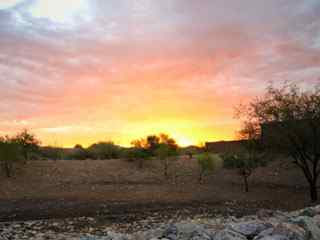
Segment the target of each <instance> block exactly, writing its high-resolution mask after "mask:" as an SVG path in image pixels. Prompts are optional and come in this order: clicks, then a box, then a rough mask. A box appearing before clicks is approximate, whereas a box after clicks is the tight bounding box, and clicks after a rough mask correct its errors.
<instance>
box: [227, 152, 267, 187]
mask: <svg viewBox="0 0 320 240" xmlns="http://www.w3.org/2000/svg"><path fill="white" fill-rule="evenodd" d="M222 159H223V167H224V168H226V169H236V170H238V174H239V175H240V176H241V177H242V178H243V183H244V190H245V192H249V182H248V180H249V177H250V176H251V175H252V173H253V172H254V170H255V169H256V168H258V167H259V166H265V165H266V162H265V161H263V159H264V157H262V156H261V155H252V154H250V153H248V152H247V151H242V152H238V153H227V154H223V155H222Z"/></svg>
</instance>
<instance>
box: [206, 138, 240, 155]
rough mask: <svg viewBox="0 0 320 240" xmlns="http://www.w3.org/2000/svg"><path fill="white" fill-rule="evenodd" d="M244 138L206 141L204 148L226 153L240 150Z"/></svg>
mask: <svg viewBox="0 0 320 240" xmlns="http://www.w3.org/2000/svg"><path fill="white" fill-rule="evenodd" d="M244 142H245V140H235V141H218V142H206V145H205V146H206V149H207V150H208V151H210V152H215V153H226V152H234V151H238V150H241V149H242V148H243V143H244Z"/></svg>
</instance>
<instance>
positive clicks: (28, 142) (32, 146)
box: [12, 129, 40, 163]
mask: <svg viewBox="0 0 320 240" xmlns="http://www.w3.org/2000/svg"><path fill="white" fill-rule="evenodd" d="M12 141H13V142H15V143H17V144H18V145H19V146H20V148H21V154H22V156H23V158H24V162H25V163H26V162H27V161H28V160H30V157H31V154H34V153H37V152H38V151H39V146H40V141H39V140H38V139H37V138H36V136H35V135H34V134H32V133H30V132H29V131H28V130H26V129H25V130H23V131H22V132H21V133H19V134H17V135H16V136H15V137H13V138H12Z"/></svg>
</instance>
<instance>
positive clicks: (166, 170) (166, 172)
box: [163, 159, 168, 177]
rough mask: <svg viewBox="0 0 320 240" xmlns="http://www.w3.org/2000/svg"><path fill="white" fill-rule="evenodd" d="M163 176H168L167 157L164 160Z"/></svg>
mask: <svg viewBox="0 0 320 240" xmlns="http://www.w3.org/2000/svg"><path fill="white" fill-rule="evenodd" d="M163 173H164V176H165V177H168V159H165V160H164V172H163Z"/></svg>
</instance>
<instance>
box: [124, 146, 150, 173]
mask: <svg viewBox="0 0 320 240" xmlns="http://www.w3.org/2000/svg"><path fill="white" fill-rule="evenodd" d="M127 158H128V159H129V160H131V161H138V167H139V168H143V166H144V162H145V161H146V160H148V159H150V154H149V153H148V151H147V150H146V149H144V148H141V147H133V148H130V149H128V150H127Z"/></svg>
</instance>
